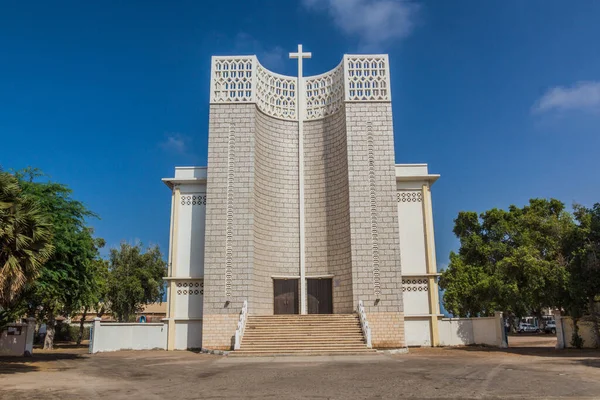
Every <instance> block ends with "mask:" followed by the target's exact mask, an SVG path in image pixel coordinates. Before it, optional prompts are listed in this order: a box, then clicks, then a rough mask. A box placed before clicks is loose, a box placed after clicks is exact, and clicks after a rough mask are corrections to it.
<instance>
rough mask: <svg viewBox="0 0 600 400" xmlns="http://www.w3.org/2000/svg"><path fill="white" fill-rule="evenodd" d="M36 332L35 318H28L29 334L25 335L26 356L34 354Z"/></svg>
mask: <svg viewBox="0 0 600 400" xmlns="http://www.w3.org/2000/svg"><path fill="white" fill-rule="evenodd" d="M34 332H35V318H32V317H29V318H27V334H26V336H25V354H24V356H25V357H31V355H32V354H33V333H34Z"/></svg>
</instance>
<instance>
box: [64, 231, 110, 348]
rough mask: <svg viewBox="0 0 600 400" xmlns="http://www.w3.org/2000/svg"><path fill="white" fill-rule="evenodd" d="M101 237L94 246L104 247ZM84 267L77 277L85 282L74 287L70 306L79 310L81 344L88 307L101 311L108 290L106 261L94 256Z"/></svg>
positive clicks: (78, 340) (79, 341)
mask: <svg viewBox="0 0 600 400" xmlns="http://www.w3.org/2000/svg"><path fill="white" fill-rule="evenodd" d="M104 245H105V242H104V240H103V239H96V247H97V248H101V247H104ZM84 267H85V268H84V269H82V270H80V271H79V275H80V277H79V279H80V280H81V281H84V282H86V284H85V285H78V286H77V287H76V290H77V293H76V294H75V295H74V296H73V300H74V301H73V304H72V308H73V311H74V312H77V311H81V320H80V321H79V334H78V335H77V344H78V345H79V344H81V341H82V339H83V333H84V322H85V319H86V317H87V314H88V312H89V311H90V309H95V310H96V311H97V313H100V315H101V313H102V311H101V310H102V308H103V304H102V302H103V300H104V297H105V296H106V292H107V290H108V262H107V261H106V260H103V259H101V258H94V259H92V260H91V262H88V263H85V265H84Z"/></svg>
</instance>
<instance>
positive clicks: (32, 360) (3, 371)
mask: <svg viewBox="0 0 600 400" xmlns="http://www.w3.org/2000/svg"><path fill="white" fill-rule="evenodd" d="M77 359H83V355H82V354H81V353H70V352H59V351H55V352H53V350H46V351H44V352H42V353H38V352H36V351H35V350H34V352H33V356H31V357H9V356H0V376H2V375H7V374H18V373H24V372H32V371H38V370H40V369H41V368H42V365H43V363H47V362H55V361H62V360H77ZM53 369H55V370H56V369H60V368H53Z"/></svg>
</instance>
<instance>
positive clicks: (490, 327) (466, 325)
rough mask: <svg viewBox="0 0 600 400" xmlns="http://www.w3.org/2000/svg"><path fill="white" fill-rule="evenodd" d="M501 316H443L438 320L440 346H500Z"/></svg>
mask: <svg viewBox="0 0 600 400" xmlns="http://www.w3.org/2000/svg"><path fill="white" fill-rule="evenodd" d="M501 324H502V319H501V317H486V318H443V319H442V320H440V321H438V329H439V337H440V346H466V345H469V344H483V345H488V346H496V347H501V346H502V329H503V328H502V325H501Z"/></svg>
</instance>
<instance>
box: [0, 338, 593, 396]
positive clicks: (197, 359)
mask: <svg viewBox="0 0 600 400" xmlns="http://www.w3.org/2000/svg"><path fill="white" fill-rule="evenodd" d="M550 339H551V338H549V339H547V340H548V342H549V340H550ZM520 340H522V341H524V343H525V345H524V347H521V348H513V349H508V350H500V349H489V348H481V347H466V348H436V349H411V350H410V352H409V353H408V354H396V355H391V354H376V355H365V356H333V357H332V356H317V357H265V358H262V357H261V358H258V357H256V358H244V357H235V358H233V357H223V356H214V355H206V354H197V353H193V352H185V351H180V352H165V351H137V352H133V351H123V352H115V353H102V354H96V355H89V354H86V349H61V350H55V351H52V352H42V351H37V352H36V353H35V354H34V357H33V358H29V359H24V358H0V398H1V399H38V398H39V399H97V398H104V399H161V400H163V399H178V400H179V399H230V398H232V399H233V398H246V399H283V398H286V399H300V398H310V399H381V398H400V397H407V398H460V399H467V398H536V399H537V398H566V397H570V398H590V399H598V398H600V351H592V350H589V351H577V350H566V351H565V350H555V349H553V348H551V347H540V346H537V345H531V346H526V345H527V343H530V344H534V343H536V342H538V341H540V340H542V339H540V338H539V337H538V338H533V339H529V341H528V340H527V339H520ZM513 342H514V340H513Z"/></svg>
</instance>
